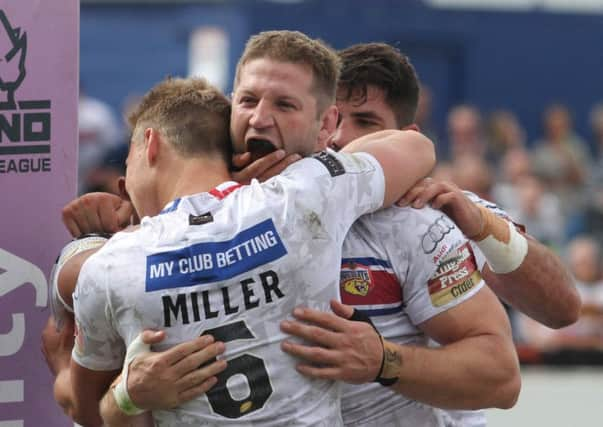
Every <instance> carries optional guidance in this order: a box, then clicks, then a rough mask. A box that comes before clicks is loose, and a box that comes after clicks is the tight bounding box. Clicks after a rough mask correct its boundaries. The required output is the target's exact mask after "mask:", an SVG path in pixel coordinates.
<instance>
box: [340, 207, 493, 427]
mask: <svg viewBox="0 0 603 427" xmlns="http://www.w3.org/2000/svg"><path fill="white" fill-rule="evenodd" d="M483 285H484V281H483V280H482V278H481V274H480V272H479V269H478V267H477V262H476V259H475V257H474V255H473V249H472V247H471V245H470V244H469V242H468V241H467V239H466V238H465V236H464V235H463V233H462V232H461V231H460V230H459V229H458V227H457V226H456V225H455V224H454V223H453V222H452V220H450V219H449V218H448V217H447V216H446V215H445V214H443V213H442V212H441V211H437V210H434V209H432V208H428V207H426V208H423V209H419V210H418V209H413V208H410V207H407V208H400V207H391V208H389V209H385V210H382V211H379V212H376V213H373V214H370V215H365V216H363V217H362V218H361V219H359V220H358V221H357V222H356V223H355V224H354V226H353V227H352V228H351V229H350V232H349V233H348V236H347V237H346V240H345V243H344V247H343V259H342V270H341V296H342V301H343V302H344V303H346V304H350V305H353V306H354V307H355V308H356V309H359V310H362V311H364V312H365V313H366V314H367V315H369V316H370V318H371V319H372V321H373V323H374V324H375V326H376V328H377V329H378V330H379V332H380V333H381V334H382V335H383V337H384V338H386V339H387V340H390V341H392V342H395V343H397V344H413V345H427V337H426V336H425V335H424V333H423V332H422V331H421V330H420V329H419V328H418V327H417V325H419V324H421V323H422V322H425V321H426V320H428V319H430V318H432V317H433V316H436V315H438V314H440V313H442V312H444V311H446V310H449V309H450V308H452V307H454V306H456V305H458V304H460V303H461V302H463V301H465V300H467V299H468V298H471V297H472V296H473V295H474V294H475V293H476V292H477V291H478V290H479V289H481V287H482V286H483ZM343 390H344V394H343V401H342V408H343V417H344V423H345V424H346V425H347V426H375V427H377V426H408V427H412V426H453V425H455V424H454V423H453V422H452V420H451V419H450V417H449V416H448V414H446V412H445V411H443V410H441V409H438V408H434V407H432V406H429V405H425V404H423V403H419V402H416V401H414V400H410V399H407V398H405V397H404V396H402V395H400V394H397V393H394V392H393V391H391V390H389V389H388V388H386V387H383V386H382V385H380V384H377V383H369V384H362V385H349V384H345V385H344V389H343ZM459 425H460V424H459Z"/></svg>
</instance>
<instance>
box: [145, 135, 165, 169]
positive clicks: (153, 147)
mask: <svg viewBox="0 0 603 427" xmlns="http://www.w3.org/2000/svg"><path fill="white" fill-rule="evenodd" d="M160 139H161V134H160V133H159V131H158V130H157V129H153V128H146V129H145V130H144V145H145V152H146V157H147V163H148V164H150V165H153V164H155V162H156V161H157V155H158V153H159V143H160Z"/></svg>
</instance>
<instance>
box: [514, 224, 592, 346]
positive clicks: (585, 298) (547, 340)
mask: <svg viewBox="0 0 603 427" xmlns="http://www.w3.org/2000/svg"><path fill="white" fill-rule="evenodd" d="M567 262H568V265H569V268H570V270H571V272H572V274H573V275H574V277H575V279H576V287H577V289H578V292H579V293H580V296H581V298H582V312H581V314H580V318H579V319H578V321H577V322H576V323H575V324H573V325H571V326H568V327H566V328H562V329H559V330H557V331H555V330H553V329H549V328H547V327H545V326H542V325H540V324H537V323H536V322H534V321H532V320H531V319H528V318H527V317H525V316H523V315H522V317H521V325H522V332H523V337H524V340H526V341H527V342H528V343H530V344H531V345H534V346H536V347H537V348H538V349H540V350H544V351H549V352H551V351H560V350H580V351H592V350H599V351H601V350H603V263H602V258H601V246H600V245H599V244H598V243H597V242H596V241H595V240H593V239H592V238H590V237H584V236H582V237H577V238H576V239H574V240H572V241H571V243H570V244H569V245H568V251H567Z"/></svg>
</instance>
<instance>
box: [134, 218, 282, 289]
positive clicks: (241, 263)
mask: <svg viewBox="0 0 603 427" xmlns="http://www.w3.org/2000/svg"><path fill="white" fill-rule="evenodd" d="M286 254H287V250H286V249H285V246H284V245H283V242H282V240H281V237H280V236H279V234H278V232H277V231H276V228H275V227H274V223H273V222H272V220H271V219H267V220H265V221H263V222H261V223H259V224H256V225H254V226H253V227H249V228H248V229H246V230H243V231H241V232H240V233H239V234H237V235H236V236H235V237H233V238H232V239H231V240H227V241H223V242H203V243H197V244H195V245H191V246H187V247H184V248H181V249H177V250H174V251H169V252H162V253H158V254H153V255H149V256H148V257H147V268H146V291H147V292H152V291H158V290H161V289H173V288H180V287H185V286H194V285H201V284H205V283H213V282H219V281H224V280H228V279H230V278H232V277H234V276H238V275H239V274H242V273H245V272H247V271H250V270H253V269H254V268H257V267H259V266H261V265H264V264H267V263H269V262H272V261H274V260H277V259H279V258H281V257H283V256H285V255H286Z"/></svg>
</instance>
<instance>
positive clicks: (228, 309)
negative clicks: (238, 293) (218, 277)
mask: <svg viewBox="0 0 603 427" xmlns="http://www.w3.org/2000/svg"><path fill="white" fill-rule="evenodd" d="M222 299H223V300H224V313H226V314H234V313H236V312H237V311H239V306H238V305H237V306H234V307H231V305H230V295H228V288H222Z"/></svg>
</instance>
